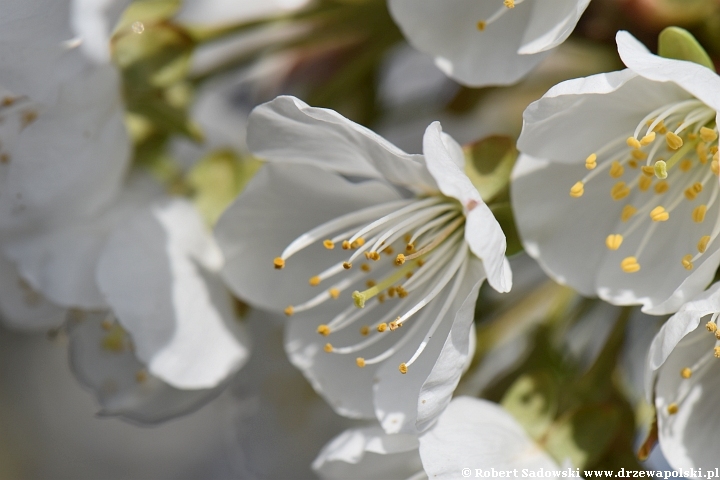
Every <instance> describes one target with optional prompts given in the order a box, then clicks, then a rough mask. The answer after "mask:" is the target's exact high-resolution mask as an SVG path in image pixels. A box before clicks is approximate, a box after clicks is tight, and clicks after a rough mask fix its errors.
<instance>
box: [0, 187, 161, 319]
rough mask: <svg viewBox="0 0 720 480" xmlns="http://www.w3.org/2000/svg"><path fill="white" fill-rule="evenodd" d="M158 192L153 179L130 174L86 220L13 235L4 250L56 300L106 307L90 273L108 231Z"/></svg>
mask: <svg viewBox="0 0 720 480" xmlns="http://www.w3.org/2000/svg"><path fill="white" fill-rule="evenodd" d="M159 192H160V189H159V186H158V185H157V184H156V183H155V182H154V181H153V180H152V179H150V178H147V177H141V176H137V177H134V178H133V179H132V180H130V181H129V182H128V185H127V186H126V188H125V190H124V191H123V192H122V194H121V195H120V196H119V197H118V198H117V199H116V201H115V202H114V203H113V204H112V205H111V206H110V207H109V208H107V209H105V210H103V211H102V212H100V213H98V214H96V215H95V216H93V217H91V218H89V219H77V220H73V221H68V222H66V224H64V225H60V226H57V227H55V228H47V229H43V230H41V231H39V232H37V233H33V234H27V235H21V236H18V238H16V239H13V241H9V242H8V243H7V244H6V245H5V246H4V247H5V252H6V254H7V256H8V258H10V259H11V260H12V261H13V262H15V263H16V265H17V267H18V271H19V272H20V274H21V275H22V276H23V277H24V278H25V280H26V281H27V282H28V283H29V284H30V285H32V286H33V288H35V289H36V290H38V291H39V292H42V293H43V294H44V295H45V296H46V297H47V298H48V299H50V300H52V301H53V302H55V303H57V304H58V305H62V306H65V307H74V308H85V309H97V308H106V307H107V302H106V300H105V298H104V297H103V295H102V293H101V292H100V290H99V289H98V286H97V280H96V277H95V275H96V269H97V262H98V258H99V257H100V254H101V252H102V250H103V248H104V246H105V242H106V241H107V238H108V235H110V233H111V232H112V231H113V230H114V229H115V228H116V227H117V225H118V224H120V223H121V222H124V221H126V219H127V218H128V217H129V216H131V215H133V214H135V212H136V211H137V210H138V209H139V208H141V207H144V206H145V205H147V204H149V203H150V201H151V200H152V199H153V198H155V197H157V196H158V195H159Z"/></svg>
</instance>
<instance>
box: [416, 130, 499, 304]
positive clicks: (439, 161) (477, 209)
mask: <svg viewBox="0 0 720 480" xmlns="http://www.w3.org/2000/svg"><path fill="white" fill-rule="evenodd" d="M423 153H424V154H425V161H426V162H427V167H428V170H429V171H430V173H431V174H432V176H433V177H434V178H435V181H436V182H437V184H438V187H439V188H440V191H441V192H442V193H443V194H445V195H447V196H449V197H452V198H455V199H457V200H458V201H459V202H460V203H461V204H462V206H463V211H464V212H465V215H466V223H465V240H466V241H467V243H468V245H470V250H471V251H472V252H473V253H474V254H475V255H477V256H478V257H479V258H480V259H481V260H482V261H483V266H484V267H485V270H486V272H487V275H488V282H489V283H490V285H492V287H493V288H495V289H496V290H497V291H499V292H508V291H510V288H511V287H512V273H511V271H510V266H509V265H508V263H507V260H506V259H505V249H506V241H505V234H504V233H503V231H502V228H500V224H499V223H498V222H497V220H495V217H494V216H493V214H492V212H491V211H490V209H489V208H488V206H487V205H486V204H485V202H483V200H482V198H481V197H480V193H478V191H477V189H476V188H475V186H473V184H472V183H471V182H470V179H469V178H468V177H467V175H465V173H464V172H463V171H462V170H461V167H460V166H462V165H463V164H464V161H462V158H463V157H462V150H461V149H460V147H459V145H458V144H457V142H455V140H453V139H452V137H450V136H449V135H445V134H443V133H442V127H441V126H440V123H439V122H434V123H432V124H431V125H430V126H428V128H427V130H426V131H425V136H424V137H423Z"/></svg>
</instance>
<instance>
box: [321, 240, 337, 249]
mask: <svg viewBox="0 0 720 480" xmlns="http://www.w3.org/2000/svg"><path fill="white" fill-rule="evenodd" d="M323 246H324V247H325V248H327V249H328V250H332V249H333V248H335V242H333V241H332V240H330V239H328V240H324V241H323Z"/></svg>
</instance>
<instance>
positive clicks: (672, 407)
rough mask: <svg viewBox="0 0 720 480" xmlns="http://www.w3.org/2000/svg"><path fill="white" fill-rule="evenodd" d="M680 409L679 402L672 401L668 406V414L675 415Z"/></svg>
mask: <svg viewBox="0 0 720 480" xmlns="http://www.w3.org/2000/svg"><path fill="white" fill-rule="evenodd" d="M678 409H679V407H678V404H677V403H671V404H670V405H668V407H667V412H668V414H670V415H675V414H676V413H677V412H678Z"/></svg>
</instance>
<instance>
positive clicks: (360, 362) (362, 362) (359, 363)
mask: <svg viewBox="0 0 720 480" xmlns="http://www.w3.org/2000/svg"><path fill="white" fill-rule="evenodd" d="M355 363H356V364H357V366H358V367H360V368H363V367H364V366H365V359H364V358H362V357H357V358H356V359H355Z"/></svg>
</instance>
